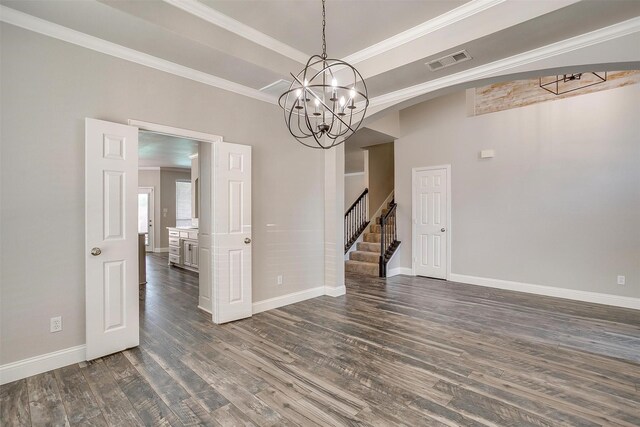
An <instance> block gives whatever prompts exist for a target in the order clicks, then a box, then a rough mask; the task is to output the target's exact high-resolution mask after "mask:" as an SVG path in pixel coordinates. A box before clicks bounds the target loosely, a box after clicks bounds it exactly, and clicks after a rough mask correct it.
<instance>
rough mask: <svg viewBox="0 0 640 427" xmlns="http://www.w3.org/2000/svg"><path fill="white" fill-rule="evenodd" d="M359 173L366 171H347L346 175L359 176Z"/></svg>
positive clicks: (362, 173)
mask: <svg viewBox="0 0 640 427" xmlns="http://www.w3.org/2000/svg"><path fill="white" fill-rule="evenodd" d="M359 175H364V171H362V172H349V173H345V174H344V176H359Z"/></svg>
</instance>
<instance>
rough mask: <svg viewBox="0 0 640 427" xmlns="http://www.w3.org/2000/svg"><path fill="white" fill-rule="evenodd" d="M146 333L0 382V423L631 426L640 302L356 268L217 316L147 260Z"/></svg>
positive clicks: (639, 371) (185, 282) (175, 275)
mask: <svg viewBox="0 0 640 427" xmlns="http://www.w3.org/2000/svg"><path fill="white" fill-rule="evenodd" d="M147 266H148V267H147V271H148V277H149V283H148V284H147V285H146V287H145V288H143V293H142V295H141V299H140V308H141V322H140V325H141V330H140V338H141V343H140V347H138V348H135V349H131V350H127V351H124V352H122V353H117V354H114V355H112V356H108V357H104V358H102V359H99V360H95V361H93V362H91V363H81V364H78V365H72V366H68V367H65V368H62V369H57V370H55V371H52V372H47V373H45V374H41V375H36V376H34V377H30V378H27V379H25V380H20V381H16V382H14V383H10V384H7V385H5V386H2V387H1V390H0V404H1V414H0V415H1V424H2V425H3V426H18V425H34V426H42V425H69V424H70V425H78V426H87V425H113V426H128V425H153V426H163V425H176V426H181V425H213V426H219V425H223V426H246V425H259V426H287V425H301V426H312V425H323V426H324V425H374V426H393V425H407V426H422V425H429V426H445V425H446V426H482V425H489V426H495V425H499V426H554V427H555V426H599V425H606V426H614V425H615V426H638V425H640V312H638V311H634V310H626V309H617V308H612V307H605V306H599V305H595V304H586V303H578V302H571V301H567V300H561V299H554V298H547V297H539V296H533V295H527V294H519V293H515V292H508V291H500V290H494V289H486V288H481V287H476V286H469V285H462V284H456V283H447V282H442V281H436V280H429V279H423V278H412V277H407V276H398V277H394V278H391V279H388V280H386V281H385V280H381V279H377V278H365V277H358V276H350V277H348V278H347V289H348V291H347V295H346V296H344V297H339V298H332V297H320V298H316V299H313V300H308V301H305V302H302V303H299V304H294V305H290V306H287V307H284V308H281V309H277V310H272V311H269V312H265V313H261V314H258V315H256V316H254V317H253V318H251V319H247V320H243V321H239V322H234V323H231V324H227V325H222V326H216V325H213V324H212V323H211V321H210V316H209V315H208V314H206V313H204V312H202V311H200V310H198V309H197V308H196V304H197V295H198V289H197V281H198V280H197V276H196V275H195V274H192V273H189V272H185V271H181V270H178V269H169V268H167V266H166V257H164V256H158V255H151V256H148V259H147Z"/></svg>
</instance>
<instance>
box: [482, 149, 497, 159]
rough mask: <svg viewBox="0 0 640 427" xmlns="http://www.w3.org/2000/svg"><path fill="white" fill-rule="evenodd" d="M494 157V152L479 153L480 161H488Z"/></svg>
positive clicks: (483, 151) (484, 151)
mask: <svg viewBox="0 0 640 427" xmlns="http://www.w3.org/2000/svg"><path fill="white" fill-rule="evenodd" d="M495 156H496V152H495V151H494V150H482V151H480V158H481V159H490V158H492V157H495Z"/></svg>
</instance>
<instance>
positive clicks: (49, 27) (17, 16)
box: [0, 5, 277, 104]
mask: <svg viewBox="0 0 640 427" xmlns="http://www.w3.org/2000/svg"><path fill="white" fill-rule="evenodd" d="M0 21H3V22H6V23H7V24H11V25H15V26H17V27H21V28H24V29H26V30H30V31H34V32H36V33H40V34H44V35H46V36H49V37H53V38H55V39H58V40H63V41H65V42H68V43H72V44H75V45H78V46H82V47H85V48H87V49H91V50H95V51H96V52H100V53H104V54H105V55H110V56H115V57H116V58H120V59H124V60H125V61H130V62H134V63H136V64H140V65H144V66H145V67H150V68H154V69H156V70H160V71H164V72H166V73H169V74H174V75H176V76H180V77H184V78H185V79H189V80H193V81H196V82H199V83H204V84H206V85H209V86H213V87H216V88H218V89H222V90H226V91H229V92H234V93H237V94H239V95H244V96H248V97H250V98H254V99H257V100H259V101H264V102H269V103H271V104H276V103H277V102H276V101H277V100H276V98H275V97H273V96H270V95H267V94H265V93H262V92H260V91H259V90H257V89H253V88H250V87H248V86H244V85H241V84H239V83H235V82H232V81H230V80H226V79H223V78H221V77H218V76H214V75H212V74H208V73H205V72H203V71H198V70H194V69H193V68H189V67H185V66H184V65H180V64H176V63H175V62H171V61H167V60H165V59H162V58H158V57H155V56H152V55H149V54H146V53H143V52H140V51H137V50H134V49H130V48H128V47H125V46H121V45H119V44H116V43H112V42H109V41H106V40H103V39H100V38H98V37H94V36H91V35H89V34H85V33H82V32H80V31H76V30H72V29H70V28H67V27H63V26H62V25H58V24H54V23H52V22H49V21H45V20H44V19H40V18H36V17H35V16H31V15H28V14H26V13H23V12H19V11H17V10H15V9H11V8H9V7H6V6H2V5H0Z"/></svg>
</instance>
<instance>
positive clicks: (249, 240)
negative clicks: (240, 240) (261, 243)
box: [244, 237, 251, 245]
mask: <svg viewBox="0 0 640 427" xmlns="http://www.w3.org/2000/svg"><path fill="white" fill-rule="evenodd" d="M244 242H245V243H246V244H247V245H248V244H249V243H251V239H250V238H248V237H247V238H246V239H244Z"/></svg>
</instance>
